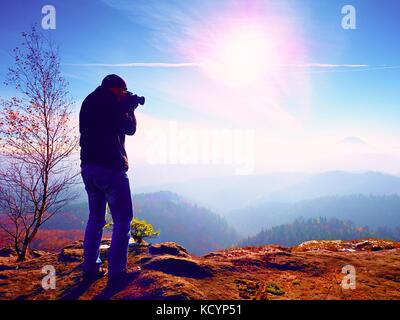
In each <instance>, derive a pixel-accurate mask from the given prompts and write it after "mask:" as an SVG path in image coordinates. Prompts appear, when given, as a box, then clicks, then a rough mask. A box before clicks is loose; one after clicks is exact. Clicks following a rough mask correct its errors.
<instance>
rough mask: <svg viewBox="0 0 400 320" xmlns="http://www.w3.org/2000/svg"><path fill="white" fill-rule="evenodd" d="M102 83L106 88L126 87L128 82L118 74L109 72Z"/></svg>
mask: <svg viewBox="0 0 400 320" xmlns="http://www.w3.org/2000/svg"><path fill="white" fill-rule="evenodd" d="M101 85H102V86H103V87H105V88H126V83H125V81H124V79H122V78H121V77H120V76H117V75H116V74H109V75H108V76H106V77H105V78H104V79H103V81H102V82H101Z"/></svg>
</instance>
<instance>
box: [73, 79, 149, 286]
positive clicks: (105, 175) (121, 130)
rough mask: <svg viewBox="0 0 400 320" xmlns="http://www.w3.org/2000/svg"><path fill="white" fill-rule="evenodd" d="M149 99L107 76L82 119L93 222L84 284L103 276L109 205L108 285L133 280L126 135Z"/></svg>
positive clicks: (86, 182) (86, 103) (83, 172)
mask: <svg viewBox="0 0 400 320" xmlns="http://www.w3.org/2000/svg"><path fill="white" fill-rule="evenodd" d="M139 103H140V104H143V103H144V98H142V97H138V96H136V95H135V96H133V95H132V94H131V93H130V92H127V86H126V83H125V81H124V80H123V79H122V78H121V77H119V76H117V75H114V74H112V75H108V76H106V77H105V78H104V79H103V81H102V84H101V86H99V87H97V88H96V90H95V91H93V92H92V93H90V94H89V95H88V96H87V97H86V99H85V100H84V101H83V103H82V107H81V110H80V113H79V130H80V147H81V154H80V155H81V175H82V179H83V182H84V185H85V189H86V192H87V194H88V202H89V219H88V222H87V225H86V231H85V238H84V263H83V272H84V279H85V280H95V279H96V278H97V277H99V276H102V273H101V272H100V265H101V260H100V258H99V248H100V243H101V237H102V232H103V227H104V225H105V212H106V204H107V202H108V204H109V207H110V211H111V215H112V218H113V234H112V240H111V247H110V251H109V254H108V276H109V283H110V281H111V282H116V281H119V280H123V279H124V277H126V276H129V275H130V274H132V273H131V272H129V271H128V270H127V254H128V243H129V239H130V222H131V220H132V217H133V206H132V199H131V191H130V186H129V179H128V176H127V174H126V172H127V171H128V168H129V165H128V157H127V154H126V151H125V135H130V136H132V135H134V134H135V132H136V118H135V115H134V109H135V108H136V107H137V106H138V104H139Z"/></svg>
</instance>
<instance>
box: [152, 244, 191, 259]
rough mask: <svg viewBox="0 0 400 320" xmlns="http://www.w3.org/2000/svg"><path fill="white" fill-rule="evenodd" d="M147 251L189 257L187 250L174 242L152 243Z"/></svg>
mask: <svg viewBox="0 0 400 320" xmlns="http://www.w3.org/2000/svg"><path fill="white" fill-rule="evenodd" d="M149 253H151V254H155V255H162V254H169V255H173V256H178V257H189V253H188V252H187V250H186V249H185V248H184V247H182V246H181V245H179V244H177V243H175V242H163V243H156V244H152V245H150V246H149Z"/></svg>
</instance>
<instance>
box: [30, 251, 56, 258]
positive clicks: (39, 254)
mask: <svg viewBox="0 0 400 320" xmlns="http://www.w3.org/2000/svg"><path fill="white" fill-rule="evenodd" d="M48 254H51V253H50V252H47V251H43V250H37V249H33V250H31V252H30V256H31V257H32V258H40V257H43V256H47V255H48Z"/></svg>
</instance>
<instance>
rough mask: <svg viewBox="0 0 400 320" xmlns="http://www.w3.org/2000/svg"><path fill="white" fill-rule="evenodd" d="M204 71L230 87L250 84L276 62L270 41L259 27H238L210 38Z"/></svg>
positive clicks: (257, 79)
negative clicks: (211, 41)
mask: <svg viewBox="0 0 400 320" xmlns="http://www.w3.org/2000/svg"><path fill="white" fill-rule="evenodd" d="M210 47H211V50H210V52H209V53H208V57H207V64H206V71H207V73H208V74H209V75H210V76H211V77H212V78H214V79H217V80H219V81H222V82H223V83H225V84H229V85H234V86H244V85H252V84H254V83H255V82H257V81H259V80H261V79H262V78H263V76H264V75H265V74H266V71H267V69H268V68H269V67H271V66H272V65H274V64H275V63H276V60H277V59H276V58H275V54H274V43H273V41H272V39H271V37H270V36H269V35H268V34H267V33H266V32H265V31H263V30H261V29H257V28H254V27H240V28H235V29H234V30H231V31H230V32H227V33H225V34H222V35H220V36H219V37H218V38H217V39H215V40H214V43H213V45H212V46H210Z"/></svg>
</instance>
